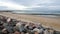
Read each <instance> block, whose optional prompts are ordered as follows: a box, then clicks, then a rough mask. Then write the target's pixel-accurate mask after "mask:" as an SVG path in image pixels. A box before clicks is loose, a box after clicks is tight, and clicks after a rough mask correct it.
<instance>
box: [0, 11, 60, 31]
mask: <svg viewBox="0 0 60 34" xmlns="http://www.w3.org/2000/svg"><path fill="white" fill-rule="evenodd" d="M0 15H2V16H6V17H10V18H13V19H17V20H22V21H26V22H35V23H41V24H42V25H44V27H52V28H54V29H55V30H57V31H60V18H48V17H43V16H35V15H22V14H21V15H20V14H12V13H10V12H0Z"/></svg>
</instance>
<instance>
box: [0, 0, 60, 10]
mask: <svg viewBox="0 0 60 34" xmlns="http://www.w3.org/2000/svg"><path fill="white" fill-rule="evenodd" d="M0 6H5V7H7V8H8V9H11V10H34V9H40V10H41V9H42V10H59V9H60V0H1V1H0Z"/></svg>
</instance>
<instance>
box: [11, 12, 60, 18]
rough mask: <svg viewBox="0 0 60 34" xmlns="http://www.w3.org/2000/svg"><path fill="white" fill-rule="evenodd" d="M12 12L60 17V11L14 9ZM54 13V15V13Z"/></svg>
mask: <svg viewBox="0 0 60 34" xmlns="http://www.w3.org/2000/svg"><path fill="white" fill-rule="evenodd" d="M12 13H16V14H30V15H31V14H33V15H36V14H37V16H44V17H59V18H60V11H13V12H12ZM52 14H53V15H52Z"/></svg>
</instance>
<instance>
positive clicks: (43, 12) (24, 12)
mask: <svg viewBox="0 0 60 34" xmlns="http://www.w3.org/2000/svg"><path fill="white" fill-rule="evenodd" d="M13 13H23V14H60V11H13Z"/></svg>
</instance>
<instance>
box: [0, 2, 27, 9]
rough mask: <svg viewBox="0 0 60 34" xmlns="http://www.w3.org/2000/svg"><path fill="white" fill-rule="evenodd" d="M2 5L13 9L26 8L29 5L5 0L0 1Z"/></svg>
mask: <svg viewBox="0 0 60 34" xmlns="http://www.w3.org/2000/svg"><path fill="white" fill-rule="evenodd" d="M0 6H5V7H7V8H9V9H11V10H12V9H13V10H25V9H26V8H27V7H25V6H23V5H18V4H15V3H12V2H3V1H0Z"/></svg>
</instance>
